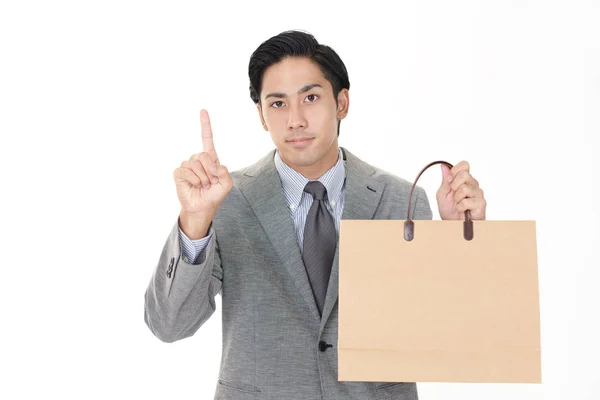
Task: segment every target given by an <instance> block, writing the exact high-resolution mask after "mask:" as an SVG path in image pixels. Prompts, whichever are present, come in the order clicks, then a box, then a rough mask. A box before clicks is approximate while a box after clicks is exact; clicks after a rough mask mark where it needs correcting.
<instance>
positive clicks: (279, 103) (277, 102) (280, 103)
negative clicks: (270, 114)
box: [271, 100, 283, 108]
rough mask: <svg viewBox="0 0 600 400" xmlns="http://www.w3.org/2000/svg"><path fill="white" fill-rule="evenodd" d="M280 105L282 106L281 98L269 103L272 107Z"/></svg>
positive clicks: (279, 106)
mask: <svg viewBox="0 0 600 400" xmlns="http://www.w3.org/2000/svg"><path fill="white" fill-rule="evenodd" d="M282 106H283V101H281V100H278V101H275V102H273V103H271V107H273V108H281V107H282Z"/></svg>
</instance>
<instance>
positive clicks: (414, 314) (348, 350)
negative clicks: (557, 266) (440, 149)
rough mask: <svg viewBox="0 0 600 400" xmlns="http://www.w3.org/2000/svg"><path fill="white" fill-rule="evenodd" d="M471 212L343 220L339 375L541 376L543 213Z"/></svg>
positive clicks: (397, 378) (406, 378) (428, 378)
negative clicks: (505, 217)
mask: <svg viewBox="0 0 600 400" xmlns="http://www.w3.org/2000/svg"><path fill="white" fill-rule="evenodd" d="M440 163H444V164H447V165H448V166H450V167H452V165H451V164H449V163H447V162H445V161H436V162H433V163H431V164H429V165H428V166H426V167H425V168H424V169H423V170H422V171H421V172H420V173H419V175H418V176H417V179H416V180H415V183H414V185H413V190H412V191H414V188H415V186H416V184H417V180H418V179H419V177H420V176H421V174H422V173H423V172H424V171H425V170H426V169H427V168H429V167H430V166H432V165H435V164H440ZM412 191H411V199H412V194H413V193H412ZM409 204H411V205H412V201H411V203H409ZM466 214H467V216H466V219H465V221H430V220H427V221H421V220H419V221H414V220H411V218H410V217H411V206H409V209H408V215H407V219H406V220H342V221H341V227H340V249H339V251H340V258H339V263H340V264H339V267H340V270H339V337H338V366H339V375H338V380H340V381H392V382H507V383H508V382H523V383H525V382H527V383H537V382H541V360H540V359H541V355H540V322H539V294H538V272H537V246H536V230H535V221H471V220H470V216H469V213H468V212H467V213H466Z"/></svg>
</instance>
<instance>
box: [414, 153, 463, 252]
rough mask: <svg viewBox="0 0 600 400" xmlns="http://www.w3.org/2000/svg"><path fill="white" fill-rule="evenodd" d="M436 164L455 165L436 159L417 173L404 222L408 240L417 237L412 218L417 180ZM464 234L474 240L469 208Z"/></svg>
mask: <svg viewBox="0 0 600 400" xmlns="http://www.w3.org/2000/svg"><path fill="white" fill-rule="evenodd" d="M436 164H445V165H447V166H448V167H449V168H452V167H453V165H452V164H450V163H449V162H447V161H434V162H432V163H430V164H428V165H427V166H426V167H425V168H423V169H422V170H421V172H419V175H417V179H415V182H414V183H413V186H412V189H411V190H410V196H409V198H408V200H409V201H408V215H407V216H406V221H405V222H404V240H406V241H411V240H413V239H414V237H415V223H414V222H413V220H412V219H411V218H410V211H411V209H412V197H413V192H414V191H415V187H416V186H417V181H418V180H419V178H420V177H421V175H422V174H423V172H425V170H426V169H427V168H429V167H431V166H433V165H436ZM463 236H464V238H465V240H473V221H471V212H470V211H469V210H466V211H465V221H464V223H463Z"/></svg>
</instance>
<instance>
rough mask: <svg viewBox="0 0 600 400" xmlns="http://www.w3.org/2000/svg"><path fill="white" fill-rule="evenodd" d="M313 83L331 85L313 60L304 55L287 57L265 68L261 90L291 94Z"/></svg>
mask: <svg viewBox="0 0 600 400" xmlns="http://www.w3.org/2000/svg"><path fill="white" fill-rule="evenodd" d="M313 83H318V84H320V85H321V86H322V87H323V88H325V87H326V86H330V85H331V84H330V83H329V81H327V79H325V75H323V72H322V71H321V69H320V68H319V66H318V65H317V64H316V63H315V62H313V61H311V60H309V59H308V58H304V57H288V58H285V59H283V60H281V61H280V62H278V63H276V64H273V65H271V66H270V67H269V68H267V69H266V71H265V73H264V75H263V82H262V92H263V93H266V92H272V91H278V92H284V93H288V94H291V93H292V92H293V93H295V92H296V90H298V89H300V88H301V87H303V86H305V85H307V84H313Z"/></svg>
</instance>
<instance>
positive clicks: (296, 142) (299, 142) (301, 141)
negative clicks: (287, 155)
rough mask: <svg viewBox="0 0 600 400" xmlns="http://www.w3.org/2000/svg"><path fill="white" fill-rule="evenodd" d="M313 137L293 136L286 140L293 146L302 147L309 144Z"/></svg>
mask: <svg viewBox="0 0 600 400" xmlns="http://www.w3.org/2000/svg"><path fill="white" fill-rule="evenodd" d="M313 139H314V138H309V137H303V138H293V139H290V140H288V141H287V142H288V143H289V144H290V146H292V147H294V148H303V147H307V146H309V145H310V144H311V143H312V141H313Z"/></svg>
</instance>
